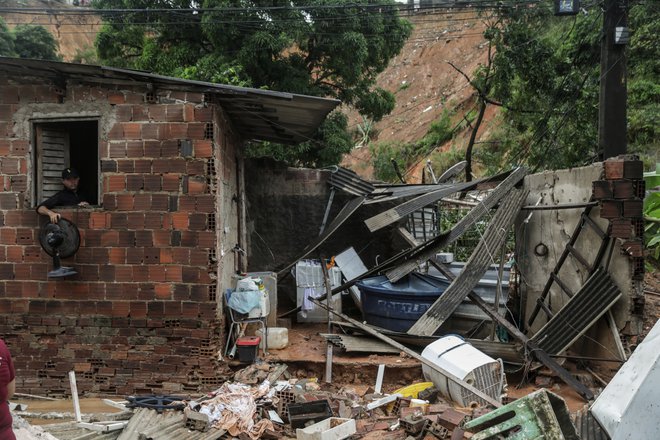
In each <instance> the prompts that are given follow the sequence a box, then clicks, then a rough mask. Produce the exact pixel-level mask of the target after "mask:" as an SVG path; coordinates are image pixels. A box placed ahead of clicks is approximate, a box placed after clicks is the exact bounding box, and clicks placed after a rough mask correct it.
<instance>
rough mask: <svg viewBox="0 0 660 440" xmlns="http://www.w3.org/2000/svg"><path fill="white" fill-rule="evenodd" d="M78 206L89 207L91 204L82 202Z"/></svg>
mask: <svg viewBox="0 0 660 440" xmlns="http://www.w3.org/2000/svg"><path fill="white" fill-rule="evenodd" d="M78 206H89V203H87V202H80V203H78Z"/></svg>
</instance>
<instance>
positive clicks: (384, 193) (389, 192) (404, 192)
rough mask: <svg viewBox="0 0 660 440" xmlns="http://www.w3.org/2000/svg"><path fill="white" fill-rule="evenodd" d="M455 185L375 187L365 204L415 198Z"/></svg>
mask: <svg viewBox="0 0 660 440" xmlns="http://www.w3.org/2000/svg"><path fill="white" fill-rule="evenodd" d="M452 186H454V184H438V185H435V184H434V185H374V190H373V191H372V193H371V195H370V196H369V199H368V200H367V201H366V202H365V204H372V203H382V202H390V201H392V200H397V199H400V198H403V197H413V196H418V195H420V194H426V193H428V192H431V191H437V190H439V189H444V188H449V187H452Z"/></svg>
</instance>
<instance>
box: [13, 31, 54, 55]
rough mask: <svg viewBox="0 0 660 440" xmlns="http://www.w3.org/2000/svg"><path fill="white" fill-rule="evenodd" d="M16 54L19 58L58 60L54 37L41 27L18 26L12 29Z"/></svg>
mask: <svg viewBox="0 0 660 440" xmlns="http://www.w3.org/2000/svg"><path fill="white" fill-rule="evenodd" d="M14 36H15V38H16V40H15V46H16V53H17V54H18V56H19V57H20V58H34V59H40V60H53V61H56V60H59V59H60V57H59V56H58V55H57V51H58V47H59V46H58V44H57V40H55V37H53V35H52V34H51V33H50V32H48V30H47V29H46V28H45V27H43V26H35V25H28V24H19V25H18V26H16V28H14Z"/></svg>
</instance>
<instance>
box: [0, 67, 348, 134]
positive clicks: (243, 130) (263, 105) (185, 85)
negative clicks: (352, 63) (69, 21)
mask: <svg viewBox="0 0 660 440" xmlns="http://www.w3.org/2000/svg"><path fill="white" fill-rule="evenodd" d="M0 73H1V76H3V77H5V78H8V79H16V80H22V79H24V78H29V77H38V78H46V79H49V80H51V81H53V82H54V83H55V84H62V83H63V82H65V81H66V80H68V79H71V80H75V81H78V82H81V83H85V84H96V85H101V84H106V85H108V84H109V85H125V86H139V85H144V86H147V85H150V86H151V87H154V88H155V89H156V90H157V89H158V88H163V89H167V90H182V91H191V92H198V93H208V94H210V95H211V96H212V98H213V101H214V102H217V103H218V104H219V105H220V106H221V107H222V108H223V110H224V111H225V112H226V113H227V114H228V115H229V118H230V119H231V122H232V124H233V125H234V127H235V128H236V129H237V131H238V133H239V134H240V135H241V136H242V137H243V138H244V139H245V140H261V141H272V142H279V143H284V144H295V143H299V142H303V141H307V140H309V139H310V138H312V137H313V136H314V134H315V133H316V130H317V128H318V126H319V125H320V124H321V122H323V120H324V119H325V117H326V116H327V114H328V113H330V112H331V111H332V110H334V108H335V107H336V106H337V105H339V104H340V101H338V100H336V99H326V98H318V97H314V96H306V95H297V94H294V93H284V92H275V91H271V90H261V89H252V88H247V87H237V86H230V85H225V84H214V83H209V82H203V81H192V80H185V79H180V78H173V77H169V76H162V75H156V74H153V73H149V72H144V71H139V70H129V69H118V68H115V67H104V66H93V65H88V64H74V63H63V62H58V61H44V60H32V59H22V58H8V57H0Z"/></svg>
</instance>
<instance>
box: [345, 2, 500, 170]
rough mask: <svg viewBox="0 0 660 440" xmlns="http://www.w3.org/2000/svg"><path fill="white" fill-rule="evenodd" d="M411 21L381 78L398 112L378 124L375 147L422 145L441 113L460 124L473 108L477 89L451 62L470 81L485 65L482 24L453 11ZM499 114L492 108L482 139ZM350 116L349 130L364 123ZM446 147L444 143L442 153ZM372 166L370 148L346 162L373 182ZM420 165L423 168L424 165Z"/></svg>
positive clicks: (461, 144)
mask: <svg viewBox="0 0 660 440" xmlns="http://www.w3.org/2000/svg"><path fill="white" fill-rule="evenodd" d="M407 18H408V20H410V22H411V23H412V24H413V26H414V30H413V34H412V36H411V38H410V39H409V40H408V42H407V43H406V45H405V47H404V48H403V50H402V51H401V53H400V54H399V55H398V56H397V57H395V58H394V59H392V60H391V62H390V64H389V66H388V68H387V69H386V70H385V71H384V72H383V73H381V74H380V76H379V77H378V85H379V86H380V87H382V88H384V89H386V90H388V91H390V92H392V93H394V94H395V96H396V108H395V109H394V111H393V112H392V113H391V114H390V115H388V116H386V117H385V118H384V119H383V120H382V121H380V122H379V123H378V124H376V126H375V127H376V130H377V138H376V139H375V142H387V141H395V142H413V141H416V140H419V139H421V138H422V137H423V136H424V135H425V134H426V133H427V131H428V129H429V127H430V125H431V123H432V122H433V121H435V120H437V119H438V118H439V117H440V116H441V115H442V113H443V111H449V112H452V113H453V116H452V121H454V122H459V121H460V120H461V119H462V118H463V116H464V115H465V114H466V113H467V112H468V111H470V110H471V109H473V108H474V96H473V92H474V90H473V89H472V87H470V85H469V84H468V83H467V80H466V79H465V77H463V76H462V75H461V74H460V73H458V72H457V71H456V70H455V69H454V68H453V67H451V66H450V65H449V63H448V61H450V62H451V63H453V64H454V65H455V66H456V67H458V68H459V69H461V70H462V71H463V72H465V73H466V74H467V75H469V76H472V72H473V71H474V70H475V69H476V68H477V67H478V66H479V64H480V63H485V62H486V57H487V47H486V42H485V39H484V38H483V35H482V33H483V30H484V25H483V23H482V22H481V20H480V19H479V18H478V17H477V16H476V14H475V13H473V12H469V13H466V12H464V11H456V12H454V13H452V12H451V11H450V12H449V13H444V14H419V15H417V14H415V15H411V16H408V17H407ZM495 111H496V110H495V109H494V108H492V107H491V108H489V110H488V111H487V113H486V118H485V122H484V124H483V125H482V129H481V130H480V133H479V135H480V136H481V135H483V133H484V132H485V131H486V130H488V123H489V121H491V120H492V116H493V114H494V112H495ZM349 114H350V126H351V127H352V128H355V127H356V126H357V124H358V123H360V122H361V118H360V117H359V115H357V114H355V112H352V113H349ZM468 137H469V133H467V132H462V133H459V134H458V135H457V137H456V138H455V139H454V146H455V147H456V148H457V149H459V150H462V149H464V148H465V145H466V144H467V138H468ZM448 147H449V145H448V144H445V145H443V146H441V147H440V150H443V149H447V148H448ZM370 163H371V155H370V152H369V148H367V147H361V148H356V149H354V150H353V152H352V153H351V154H349V155H348V156H347V157H346V158H345V159H344V161H343V165H345V166H347V167H349V168H352V169H354V170H355V171H356V172H358V173H359V174H361V175H362V176H364V177H373V176H372V175H373V169H372V167H371V166H369V164H370ZM420 163H421V164H422V165H423V164H424V163H425V160H422V161H421V162H420ZM441 171H442V170H436V172H441ZM420 176H421V170H420V168H419V166H418V167H415V168H413V169H410V170H408V173H407V177H409V178H410V179H411V181H413V180H414V181H418V180H419V179H420V178H421V177H420Z"/></svg>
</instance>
